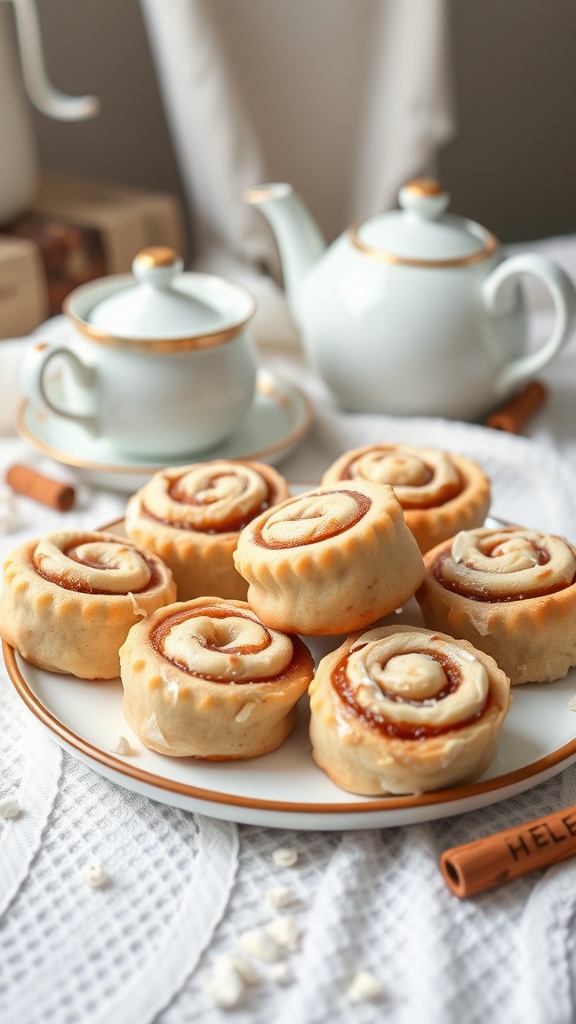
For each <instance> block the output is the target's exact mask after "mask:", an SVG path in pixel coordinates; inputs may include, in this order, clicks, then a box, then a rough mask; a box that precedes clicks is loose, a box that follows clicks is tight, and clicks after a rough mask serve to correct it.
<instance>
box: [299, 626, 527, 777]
mask: <svg viewBox="0 0 576 1024" xmlns="http://www.w3.org/2000/svg"><path fill="white" fill-rule="evenodd" d="M509 705H510V683H509V680H508V679H507V677H506V675H505V673H504V672H503V671H502V670H501V669H500V668H499V667H498V666H497V665H496V663H495V661H494V660H493V659H492V658H490V657H489V656H488V655H486V654H485V653H484V652H482V651H478V650H475V649H474V648H473V647H472V646H471V644H469V643H467V641H465V640H455V639H454V638H453V637H451V636H447V635H445V634H443V633H435V632H434V633H433V632H430V631H428V630H426V629H419V628H417V627H411V626H385V627H380V628H377V629H371V630H369V631H368V632H365V633H356V634H355V635H353V636H351V637H348V639H347V640H346V641H345V642H344V643H343V644H342V645H341V646H340V647H339V648H338V649H337V650H336V651H332V652H331V653H330V654H328V655H327V656H326V657H324V658H323V659H322V661H321V662H320V664H319V666H318V668H317V670H316V675H315V677H314V680H313V682H312V684H311V686H310V711H311V714H310V738H311V740H312V754H313V757H314V760H315V761H316V763H317V764H318V765H319V767H320V768H322V769H323V770H324V771H325V772H326V774H327V775H328V776H329V777H330V778H331V779H332V781H333V782H335V783H336V785H337V786H340V787H341V788H342V789H345V790H348V791H349V792H351V793H358V794H362V795H366V796H378V795H384V794H397V795H399V794H407V793H426V792H429V791H432V790H436V789H443V788H446V787H447V786H453V785H457V784H460V783H465V782H472V781H474V780H475V779H477V778H479V777H480V776H481V775H482V774H483V772H484V771H486V769H487V768H488V767H489V765H490V762H491V761H492V759H493V758H494V755H495V753H496V748H497V744H498V738H499V735H500V731H501V727H502V724H503V722H504V719H505V717H506V714H507V711H508V708H509Z"/></svg>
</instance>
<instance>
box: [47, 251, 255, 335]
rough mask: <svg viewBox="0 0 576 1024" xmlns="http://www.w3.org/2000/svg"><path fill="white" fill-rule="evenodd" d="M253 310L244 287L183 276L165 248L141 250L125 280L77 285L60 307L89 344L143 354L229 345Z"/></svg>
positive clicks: (181, 263) (179, 260)
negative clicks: (140, 350)
mask: <svg viewBox="0 0 576 1024" xmlns="http://www.w3.org/2000/svg"><path fill="white" fill-rule="evenodd" d="M254 310H255V302H254V299H253V298H252V296H251V295H250V293H249V292H248V291H246V289H245V288H242V287H241V286H239V285H236V284H233V283H231V282H230V281H227V280H225V279H224V278H221V277H217V276H216V275H213V274H200V273H192V272H184V261H183V259H182V258H181V256H179V255H178V253H177V252H175V250H174V249H171V248H169V247H167V246H153V247H149V248H146V249H142V250H141V251H140V252H139V253H138V254H137V256H135V258H134V260H133V262H132V274H131V275H128V274H122V275H112V276H111V277H108V278H101V279H100V280H98V281H93V282H91V283H89V284H86V285H81V286H80V288H76V289H75V291H73V292H72V293H71V294H70V295H69V296H68V298H67V299H66V301H65V303H64V312H65V313H66V315H67V316H68V317H69V318H70V319H71V320H72V321H73V323H74V326H75V327H76V328H77V329H78V330H79V331H80V332H81V333H82V334H84V335H87V336H88V337H90V338H91V339H92V340H93V341H99V342H101V343H103V344H111V345H118V346H122V345H124V346H128V345H129V346H131V347H134V346H137V347H142V348H145V349H147V350H149V351H150V350H152V349H154V350H156V349H178V350H182V349H184V348H206V347H211V346H213V345H217V344H221V343H222V342H225V341H230V340H231V339H232V338H233V337H235V336H236V335H237V334H238V333H239V332H240V331H241V330H242V328H243V327H244V326H245V324H246V323H247V322H248V320H249V319H250V318H251V316H252V315H253V313H254Z"/></svg>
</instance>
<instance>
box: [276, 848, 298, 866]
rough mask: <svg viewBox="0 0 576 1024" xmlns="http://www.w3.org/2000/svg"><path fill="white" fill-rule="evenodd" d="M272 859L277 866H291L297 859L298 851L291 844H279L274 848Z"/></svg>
mask: <svg viewBox="0 0 576 1024" xmlns="http://www.w3.org/2000/svg"><path fill="white" fill-rule="evenodd" d="M272 860H273V861H274V863H275V864H277V865H278V867H279V868H292V867H294V865H295V864H296V863H297V861H298V851H297V850H295V849H294V847H292V846H279V847H278V849H277V850H274V853H273V854H272Z"/></svg>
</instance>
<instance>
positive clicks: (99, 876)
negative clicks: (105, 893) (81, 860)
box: [80, 860, 110, 889]
mask: <svg viewBox="0 0 576 1024" xmlns="http://www.w3.org/2000/svg"><path fill="white" fill-rule="evenodd" d="M80 875H81V877H82V881H83V882H85V883H86V885H88V886H90V888H91V889H104V888H105V887H106V886H107V885H109V884H110V878H109V877H108V875H107V874H106V871H105V870H104V865H103V864H102V861H100V860H89V861H88V863H87V864H85V865H84V867H83V868H82V870H81V872H80Z"/></svg>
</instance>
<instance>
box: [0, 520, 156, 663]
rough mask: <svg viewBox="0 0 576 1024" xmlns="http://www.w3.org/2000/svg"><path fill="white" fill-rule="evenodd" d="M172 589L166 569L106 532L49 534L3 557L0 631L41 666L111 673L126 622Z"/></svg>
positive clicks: (130, 622)
mask: <svg viewBox="0 0 576 1024" xmlns="http://www.w3.org/2000/svg"><path fill="white" fill-rule="evenodd" d="M175 595H176V587H175V586H174V582H173V580H172V575H171V573H170V570H169V569H167V568H166V566H165V565H164V564H163V563H162V562H161V561H160V559H158V558H156V557H155V556H154V555H151V554H149V553H147V552H143V551H141V550H139V549H138V548H137V547H135V546H134V545H133V544H131V543H129V542H127V541H125V540H121V539H119V538H118V537H115V536H113V535H112V534H108V533H91V532H88V531H62V532H60V533H52V534H49V535H47V536H45V537H41V538H40V539H38V540H31V541H28V542H27V543H26V544H22V545H21V546H20V547H18V548H16V549H15V550H14V551H13V552H12V553H11V555H9V557H8V558H7V560H6V562H5V565H4V591H3V594H2V598H1V600H0V634H1V635H2V636H3V637H4V639H5V640H7V641H8V643H9V644H11V645H12V646H13V647H14V648H15V649H16V650H17V651H19V652H20V654H22V656H23V657H24V658H26V659H27V660H28V661H31V662H32V663H33V664H35V665H39V666H40V667H41V668H44V669H48V670H49V671H52V672H69V673H71V674H72V675H75V676H79V677H80V678H82V679H112V678H114V676H117V675H118V673H119V669H120V662H119V658H118V651H119V649H120V647H121V645H122V644H123V643H124V640H125V639H126V636H127V633H128V630H129V629H130V627H131V626H133V625H134V623H136V622H138V620H139V619H140V618H142V617H145V616H147V615H149V614H150V613H151V612H153V611H155V610H156V609H157V608H159V607H161V606H162V605H165V604H169V603H170V602H171V601H173V600H174V598H175Z"/></svg>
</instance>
